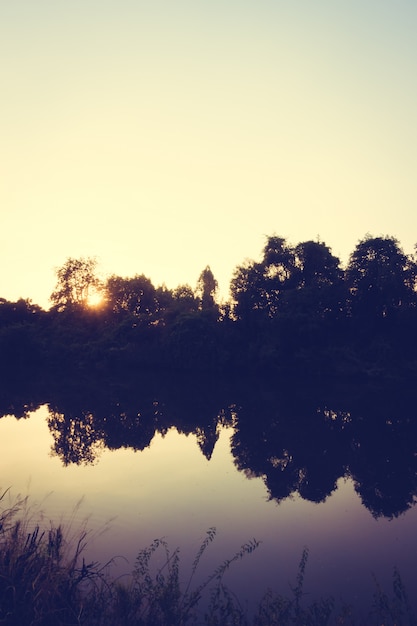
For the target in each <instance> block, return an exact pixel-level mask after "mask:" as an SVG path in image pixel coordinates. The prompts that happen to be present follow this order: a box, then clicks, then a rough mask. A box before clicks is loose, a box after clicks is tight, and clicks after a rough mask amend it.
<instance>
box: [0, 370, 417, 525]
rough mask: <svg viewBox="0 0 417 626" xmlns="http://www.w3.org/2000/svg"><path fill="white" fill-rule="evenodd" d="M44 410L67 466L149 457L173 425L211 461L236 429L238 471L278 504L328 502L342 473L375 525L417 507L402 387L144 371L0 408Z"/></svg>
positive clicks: (415, 466)
mask: <svg viewBox="0 0 417 626" xmlns="http://www.w3.org/2000/svg"><path fill="white" fill-rule="evenodd" d="M23 388H24V384H23V383H22V389H23ZM45 403H47V404H48V406H49V418H48V426H49V429H50V431H51V433H52V437H53V441H54V443H53V453H54V454H55V455H57V456H58V457H59V458H60V459H61V460H62V463H63V464H64V465H70V464H92V463H95V462H97V461H98V459H99V456H100V453H101V451H102V450H103V449H105V448H108V449H111V450H116V449H119V448H130V449H133V450H138V451H139V450H144V449H145V448H147V447H148V446H149V445H150V443H151V441H152V439H153V437H154V436H155V434H156V433H161V434H162V435H164V434H165V433H166V432H167V431H168V430H169V429H171V428H173V427H174V428H176V429H177V431H178V432H179V433H184V434H194V435H195V437H196V441H197V444H198V446H199V448H200V450H201V452H202V453H203V454H204V456H205V457H206V458H207V459H210V458H211V456H212V453H213V450H214V448H215V445H216V442H217V440H218V437H219V433H220V430H221V428H222V427H224V426H229V427H232V428H233V435H232V438H231V452H232V455H233V458H234V463H235V465H236V467H237V468H238V469H239V470H240V471H241V472H244V473H245V475H246V476H247V477H248V478H250V477H260V478H262V479H263V481H264V483H265V486H266V488H267V490H268V494H269V498H270V499H271V500H274V501H277V502H280V501H281V500H283V499H285V498H287V497H289V496H291V495H294V494H299V495H300V496H301V497H302V498H304V499H305V500H309V501H311V502H317V503H318V502H323V501H324V500H326V498H327V497H328V496H329V495H330V494H331V493H332V492H333V491H334V490H335V489H336V484H337V481H338V479H339V478H341V477H349V478H351V479H352V480H353V483H354V485H355V489H356V491H357V493H358V494H359V496H360V498H361V500H362V503H363V504H364V506H365V507H366V508H367V509H368V510H369V511H370V512H371V514H372V515H373V516H374V517H381V516H383V517H386V518H392V517H396V516H398V515H400V514H401V513H403V512H405V511H406V510H407V509H409V508H410V507H411V506H412V505H413V504H414V502H415V500H416V496H417V415H416V408H415V406H414V401H413V397H412V394H411V393H410V392H409V391H408V390H404V389H399V388H398V387H389V386H387V385H385V386H380V387H378V386H376V385H374V386H373V387H370V386H367V385H358V384H356V385H344V386H340V385H335V384H333V383H331V381H327V384H323V382H322V383H321V384H320V385H317V384H315V385H308V384H305V385H300V384H299V383H298V382H294V381H292V382H291V381H286V382H285V384H279V385H277V384H276V382H275V381H274V382H273V383H268V382H267V381H261V380H259V379H255V378H254V379H251V380H248V379H246V380H237V381H236V380H235V381H233V382H230V381H229V382H228V381H225V380H224V379H222V380H218V379H216V378H214V377H207V376H206V377H200V378H197V377H190V376H188V377H186V378H181V377H180V376H173V375H172V374H171V375H170V376H169V377H167V378H166V379H163V378H161V376H157V377H156V376H155V377H152V376H149V375H141V376H140V377H138V378H135V379H134V380H130V381H127V380H124V381H119V382H118V383H116V382H115V381H114V380H113V381H103V380H97V379H94V380H93V379H92V380H89V381H85V380H84V381H83V382H81V381H79V382H74V381H73V382H72V384H71V387H68V386H66V387H65V388H64V387H63V386H62V385H58V384H56V383H55V384H52V383H50V384H49V385H48V384H46V385H45V386H44V388H43V389H41V390H40V389H38V390H37V391H36V394H34V393H33V392H32V391H26V392H21V391H19V392H16V391H14V392H11V391H10V392H9V393H8V394H5V393H3V395H2V396H1V397H0V412H1V415H7V414H14V415H15V416H16V417H19V418H24V417H27V416H28V414H29V412H30V411H33V410H34V409H36V407H37V406H40V404H45Z"/></svg>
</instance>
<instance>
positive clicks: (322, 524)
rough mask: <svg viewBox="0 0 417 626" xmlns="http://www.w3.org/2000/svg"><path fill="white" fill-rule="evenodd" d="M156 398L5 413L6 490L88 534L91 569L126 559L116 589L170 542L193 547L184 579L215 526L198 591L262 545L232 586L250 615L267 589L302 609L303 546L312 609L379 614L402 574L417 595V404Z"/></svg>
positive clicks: (201, 393)
mask: <svg viewBox="0 0 417 626" xmlns="http://www.w3.org/2000/svg"><path fill="white" fill-rule="evenodd" d="M144 389H145V387H141V389H140V390H139V391H138V390H137V389H136V391H135V392H134V393H133V396H132V392H131V390H129V391H123V390H122V391H120V390H118V391H117V393H116V392H115V390H111V391H110V390H109V389H108V388H106V389H105V388H103V389H102V390H101V392H100V393H99V391H98V390H97V389H95V390H94V392H93V391H92V392H91V395H90V394H89V393H88V392H86V393H85V394H84V393H80V394H78V395H75V392H74V390H66V391H67V392H68V393H67V392H65V393H64V391H63V390H60V392H59V393H55V394H50V395H54V397H53V398H49V402H48V403H46V402H45V403H41V404H40V405H39V407H37V404H38V402H35V403H34V404H33V405H32V406H31V405H30V403H28V402H24V401H22V404H21V405H20V406H16V408H15V413H16V414H17V415H18V416H19V417H18V418H16V417H15V416H14V415H13V414H12V413H13V411H12V410H9V411H8V412H9V413H10V414H7V412H5V411H4V408H3V412H4V416H3V417H2V418H1V420H0V459H1V460H0V466H1V482H0V484H1V487H2V488H3V489H5V488H7V487H11V494H12V496H11V498H12V499H13V496H14V495H16V494H17V493H20V494H29V496H30V502H31V503H32V504H34V503H35V502H36V503H38V504H39V508H40V509H41V510H42V511H43V513H44V516H45V518H46V519H52V520H55V521H60V520H62V521H64V522H65V523H66V524H67V526H68V527H69V531H68V532H69V535H71V534H74V535H76V534H77V532H78V530H79V527H80V524H82V523H83V522H84V521H85V520H86V518H88V521H87V527H88V528H89V529H90V538H89V544H88V548H87V553H86V556H88V558H91V559H94V560H98V561H100V562H102V563H105V562H106V561H108V560H109V559H111V558H112V557H115V556H118V555H120V556H121V557H123V558H118V559H116V564H115V565H114V566H113V568H112V569H111V570H110V571H111V572H113V573H114V574H117V575H119V574H124V573H128V572H129V571H130V570H131V567H132V566H133V563H134V559H135V556H136V554H137V553H138V551H139V550H140V549H141V548H143V547H145V546H147V545H148V544H149V543H150V542H151V541H152V540H153V539H155V538H157V537H164V538H165V539H166V540H167V542H168V544H169V545H170V547H172V548H175V547H177V546H179V547H180V549H181V562H182V564H183V567H184V578H186V575H187V571H189V567H188V566H189V564H190V563H191V562H192V559H193V558H194V555H195V553H196V552H197V550H198V548H199V547H200V545H201V541H202V539H203V538H204V536H205V531H206V530H207V529H208V528H209V527H212V526H215V527H216V528H217V536H216V539H215V541H214V542H213V543H212V544H211V546H210V548H209V550H208V551H207V553H206V555H205V557H204V561H203V562H202V568H201V571H200V575H201V576H205V574H208V573H210V572H211V571H212V570H213V569H214V568H215V567H216V566H217V565H219V564H220V563H221V562H222V561H223V560H224V559H226V558H228V557H231V556H232V555H233V554H234V552H235V551H237V550H238V549H239V548H240V546H241V544H243V543H245V542H246V541H248V540H250V539H252V538H256V539H258V540H260V541H261V542H262V543H261V545H260V547H259V548H258V549H257V550H256V551H255V552H254V553H253V554H251V555H248V556H246V557H245V558H244V559H243V560H242V561H240V562H238V563H237V564H235V566H234V567H233V568H231V570H230V572H229V573H228V575H227V577H226V579H225V580H226V582H227V583H228V584H229V585H230V587H231V588H232V589H233V590H234V591H236V592H237V594H238V595H239V597H241V598H245V600H248V602H252V601H256V600H258V599H259V598H260V597H261V595H262V593H263V592H264V591H265V590H266V589H267V588H268V587H271V588H272V589H273V590H275V591H277V592H280V593H283V594H287V593H289V591H290V587H289V585H290V584H293V583H294V582H295V576H296V573H297V566H298V563H299V560H300V558H301V554H302V551H303V548H304V547H306V546H307V547H308V548H309V560H308V566H307V573H306V579H305V588H304V591H305V592H306V593H307V594H308V596H307V599H308V600H312V599H313V598H314V597H316V596H321V595H329V594H332V595H334V596H335V597H336V598H339V597H343V598H344V599H345V600H346V601H348V602H352V603H354V604H355V605H356V606H357V607H358V609H359V610H361V609H362V608H363V606H365V607H366V608H368V607H369V603H370V600H371V595H372V592H373V591H374V589H375V582H374V579H373V576H375V577H376V578H377V580H378V582H379V583H380V584H381V586H382V587H383V588H384V589H386V590H387V591H391V589H392V585H391V582H392V573H393V568H394V567H398V568H399V570H400V573H401V576H402V578H403V580H404V582H405V584H406V586H407V589H408V592H409V595H410V596H411V597H412V596H413V595H414V596H415V595H416V592H417V584H416V576H415V573H416V561H417V533H416V528H417V517H416V515H417V510H416V508H415V507H414V501H415V493H417V490H416V475H417V471H416V470H417V462H416V453H417V444H416V442H417V436H416V432H415V428H414V419H413V418H417V416H416V415H415V412H414V414H413V413H412V411H413V410H414V409H413V402H412V398H410V399H404V396H403V395H402V396H398V397H396V396H395V394H394V393H388V392H387V393H386V395H384V394H385V392H381V390H365V391H361V392H360V393H357V392H355V393H352V394H349V393H346V392H343V393H342V394H341V393H339V392H334V390H332V391H331V392H328V393H327V392H326V393H325V394H323V392H320V393H316V391H314V390H313V391H311V390H310V391H309V392H308V393H306V394H304V393H296V392H294V390H293V391H292V392H291V393H287V392H280V393H279V394H277V393H276V392H275V391H271V387H270V386H266V388H262V389H260V388H256V389H255V388H248V387H246V388H245V390H244V391H242V392H241V393H240V395H239V394H237V395H236V392H235V391H232V392H230V390H228V391H227V392H225V393H224V395H221V394H220V395H219V396H217V391H216V393H215V392H214V391H213V389H211V391H210V386H209V387H208V389H206V388H205V387H204V388H203V387H202V388H196V387H195V386H193V388H192V392H190V391H189V393H188V400H187V399H186V398H184V389H182V388H180V387H178V386H176V385H173V386H172V387H171V388H170V390H169V391H167V392H166V394H165V396H163V394H162V395H161V394H158V392H157V391H155V388H153V387H152V386H148V385H146V392H145V391H144ZM381 394H382V397H381ZM46 395H48V394H46ZM399 397H400V398H401V399H400V400H398V398H399ZM377 399H378V401H377ZM230 400H238V401H236V402H230ZM12 408H13V407H12V406H10V407H9V409H12ZM32 408H33V410H32ZM80 499H82V501H81V502H80ZM34 515H35V513H34Z"/></svg>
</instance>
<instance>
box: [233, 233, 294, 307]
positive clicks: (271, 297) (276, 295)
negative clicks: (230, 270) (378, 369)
mask: <svg viewBox="0 0 417 626" xmlns="http://www.w3.org/2000/svg"><path fill="white" fill-rule="evenodd" d="M296 274H297V270H296V266H295V256H294V250H293V249H292V248H291V247H290V246H289V245H288V244H287V243H286V240H285V239H283V238H282V237H277V236H276V235H273V236H271V237H267V240H266V244H265V246H264V248H263V257H262V260H261V261H260V262H255V261H247V262H246V263H245V264H244V265H241V266H239V267H237V268H236V270H235V272H234V274H233V278H232V282H231V285H230V291H231V294H232V297H233V300H234V302H235V314H236V315H237V317H238V318H240V319H245V318H246V319H248V318H249V317H251V318H252V319H254V318H258V319H268V318H273V317H275V315H276V314H277V311H278V309H279V306H280V303H281V300H282V295H283V293H284V292H285V291H287V290H288V289H290V288H291V287H293V286H294V285H295V282H294V281H295V279H296Z"/></svg>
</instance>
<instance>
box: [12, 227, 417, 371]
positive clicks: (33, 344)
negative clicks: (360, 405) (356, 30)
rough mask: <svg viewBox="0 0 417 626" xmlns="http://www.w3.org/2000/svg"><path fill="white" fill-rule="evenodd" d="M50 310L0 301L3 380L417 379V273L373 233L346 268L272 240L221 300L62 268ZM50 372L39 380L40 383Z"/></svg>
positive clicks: (92, 263)
mask: <svg viewBox="0 0 417 626" xmlns="http://www.w3.org/2000/svg"><path fill="white" fill-rule="evenodd" d="M56 277H57V283H56V286H55V289H54V290H53V292H52V294H51V304H52V306H51V308H50V309H49V310H44V309H42V308H41V307H39V306H38V305H36V304H34V303H32V302H31V301H30V300H24V299H21V300H19V301H17V302H9V301H7V300H6V299H4V298H3V299H1V298H0V350H1V354H2V357H3V358H2V362H1V364H0V374H1V376H2V377H3V379H5V380H7V381H10V380H13V379H14V378H15V377H16V376H22V375H24V376H26V377H27V378H28V379H29V378H31V377H35V376H36V375H42V376H44V375H48V374H56V373H57V372H61V374H62V375H64V374H65V373H67V372H68V373H69V374H73V373H74V372H76V371H78V372H83V371H92V370H94V371H97V372H105V373H109V374H110V375H112V374H117V373H120V372H126V371H128V370H130V371H133V370H140V369H146V370H152V369H153V370H155V371H162V370H164V371H172V370H175V371H185V372H187V371H192V372H195V371H201V372H217V373H220V374H221V375H222V376H224V375H226V376H228V375H231V374H239V373H241V372H255V373H259V374H260V375H262V376H266V375H268V376H271V377H275V378H276V377H278V376H279V377H282V376H303V377H312V378H320V377H329V376H331V377H334V378H342V379H361V380H364V379H368V380H374V379H379V380H396V381H401V380H406V379H407V380H410V379H412V378H415V376H416V373H417V290H416V286H417V265H416V261H415V258H414V256H413V255H405V254H404V253H403V251H402V249H401V247H400V244H399V242H398V241H397V240H396V239H395V238H393V237H389V236H386V237H371V236H370V235H367V236H366V237H365V238H364V239H363V240H361V241H360V242H359V243H358V244H357V246H356V248H355V250H354V251H353V252H352V254H351V256H350V259H349V262H348V264H347V266H346V267H345V268H344V269H342V267H341V263H340V260H339V259H338V258H337V257H335V256H334V255H333V254H332V252H331V249H330V248H329V247H328V246H327V245H326V244H324V243H323V242H321V241H307V242H303V243H299V244H297V245H296V246H292V245H290V244H289V243H288V242H287V241H286V240H285V239H284V238H282V237H278V236H276V235H273V236H269V237H267V238H266V243H265V246H264V248H263V250H262V253H261V259H260V260H259V261H253V260H247V261H245V262H244V263H243V264H242V265H240V266H238V267H237V268H236V269H235V271H234V274H233V278H232V280H231V284H230V299H229V300H228V301H226V302H218V301H217V299H216V298H217V281H216V279H215V277H214V276H213V273H212V271H211V269H210V267H208V266H207V267H206V268H205V269H204V270H203V271H202V272H201V275H200V277H199V279H198V282H197V285H196V287H195V288H192V287H191V286H189V285H179V286H178V287H177V288H176V289H168V288H166V287H165V286H164V285H162V286H159V287H155V286H154V285H153V284H152V282H151V280H150V279H149V278H147V277H146V276H144V275H143V274H142V275H139V274H137V275H136V276H134V277H130V278H124V277H120V276H115V275H112V276H110V277H109V278H107V279H106V280H105V281H102V280H101V281H100V280H99V279H98V276H97V262H96V260H95V259H92V258H80V259H73V258H69V259H67V261H66V263H65V264H64V265H63V266H62V267H61V268H59V269H57V271H56ZM40 372H41V374H39V373H40Z"/></svg>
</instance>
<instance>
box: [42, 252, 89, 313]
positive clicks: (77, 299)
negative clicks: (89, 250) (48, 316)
mask: <svg viewBox="0 0 417 626" xmlns="http://www.w3.org/2000/svg"><path fill="white" fill-rule="evenodd" d="M96 269H97V260H96V259H93V258H91V257H87V258H85V257H80V258H79V259H74V258H72V257H69V258H68V259H67V260H66V261H65V263H64V265H63V266H62V267H60V268H58V269H57V270H56V276H57V284H56V287H55V290H54V291H53V292H52V294H51V296H50V300H51V302H52V304H53V306H54V308H56V309H57V310H58V311H63V310H65V309H71V308H86V307H87V305H88V299H89V296H91V295H92V293H94V291H98V290H99V289H100V288H101V283H100V280H99V279H98V277H97V275H96Z"/></svg>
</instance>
